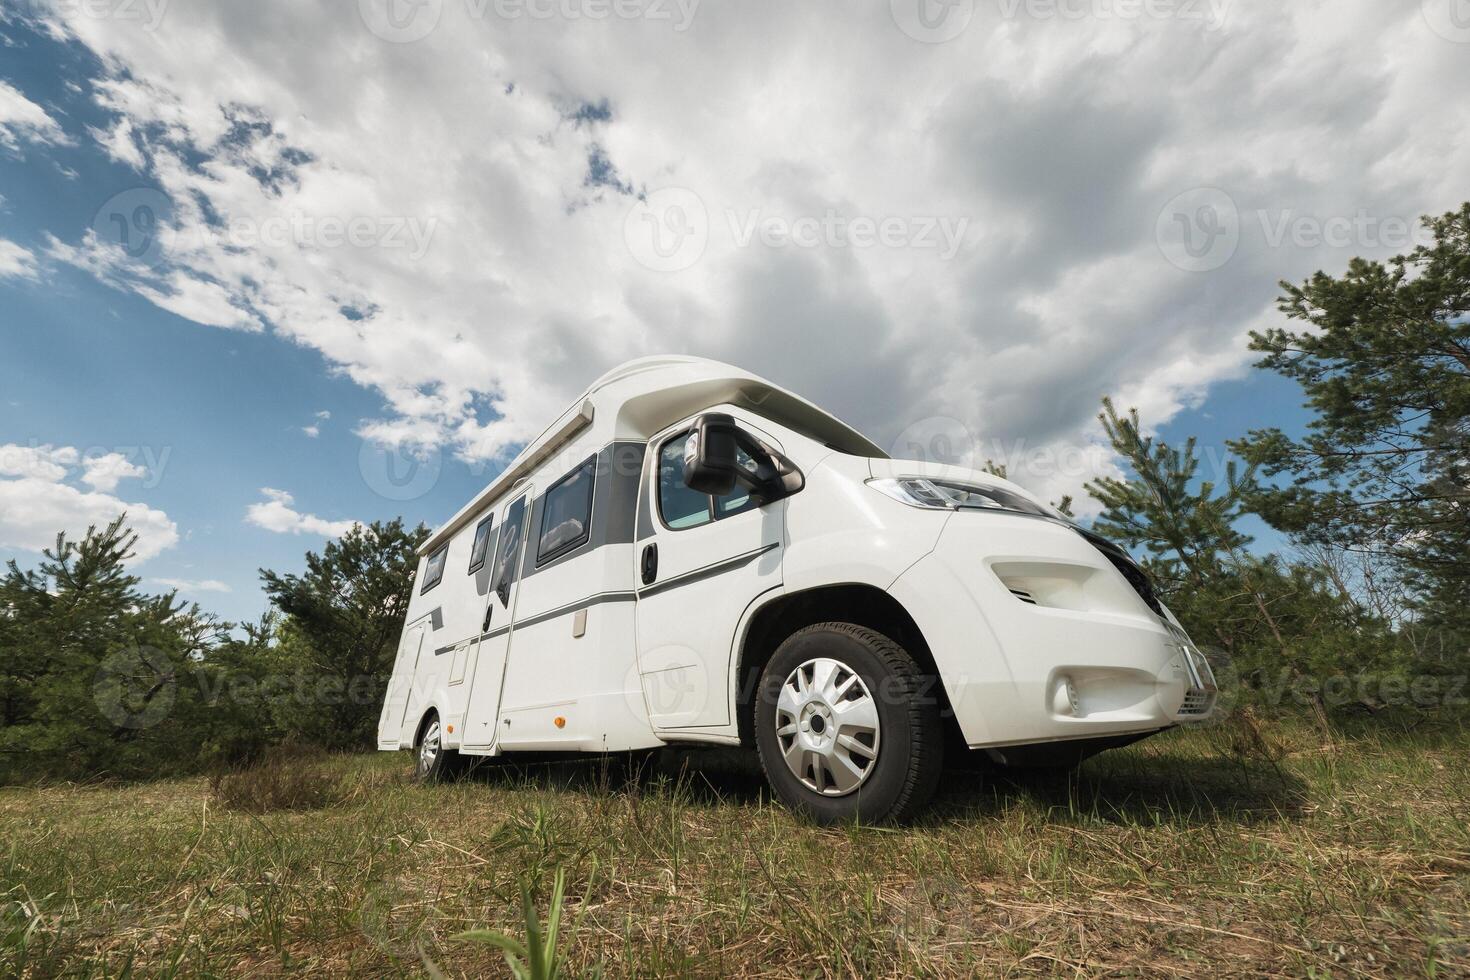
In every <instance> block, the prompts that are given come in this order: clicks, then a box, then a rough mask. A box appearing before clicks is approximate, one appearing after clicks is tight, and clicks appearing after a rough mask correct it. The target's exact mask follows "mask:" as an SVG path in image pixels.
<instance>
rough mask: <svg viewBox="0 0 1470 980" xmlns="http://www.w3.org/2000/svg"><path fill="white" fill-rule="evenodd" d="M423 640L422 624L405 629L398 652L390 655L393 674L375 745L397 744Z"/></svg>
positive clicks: (380, 716) (411, 692)
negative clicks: (391, 656)
mask: <svg viewBox="0 0 1470 980" xmlns="http://www.w3.org/2000/svg"><path fill="white" fill-rule="evenodd" d="M423 642H424V624H423V623H419V624H418V625H417V626H415V627H413V628H412V629H408V630H404V632H403V638H402V639H401V640H399V641H398V655H397V656H396V657H395V658H394V659H393V676H392V678H390V679H389V681H388V692H387V694H386V695H385V696H384V698H383V713H382V714H380V715H379V716H378V747H379V748H394V749H396V748H398V746H399V744H400V740H401V739H402V733H403V720H404V718H405V717H406V716H407V714H408V703H409V700H410V699H411V698H412V696H413V694H414V681H415V679H416V678H417V675H418V667H419V648H420V647H421V646H423Z"/></svg>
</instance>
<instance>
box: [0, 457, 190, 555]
mask: <svg viewBox="0 0 1470 980" xmlns="http://www.w3.org/2000/svg"><path fill="white" fill-rule="evenodd" d="M124 511H126V512H127V515H128V516H127V523H128V526H129V527H131V528H132V529H133V530H134V531H136V532H137V533H138V545H137V549H136V551H137V559H136V560H137V561H140V562H142V561H147V560H148V559H149V558H152V557H154V556H155V555H157V554H158V553H159V552H161V551H164V550H165V549H168V548H172V547H173V546H174V545H175V544H177V543H178V540H179V532H178V527H177V526H176V525H175V524H174V522H173V521H171V520H169V519H168V515H167V514H165V513H164V512H163V511H161V510H155V509H154V508H152V507H149V506H147V505H146V504H139V503H127V502H125V501H123V500H120V499H119V498H117V497H115V496H112V495H111V494H106V493H95V492H94V493H88V492H85V491H82V490H78V489H77V488H76V487H73V486H69V485H67V484H65V483H58V482H55V481H53V480H49V479H45V478H43V477H36V476H29V477H22V478H21V479H18V480H0V546H4V547H8V548H19V549H21V550H24V551H41V550H43V549H45V548H49V547H51V546H53V545H55V544H56V534H57V532H58V531H65V532H66V534H67V537H68V538H70V539H72V540H80V539H81V538H82V536H83V535H85V534H86V531H87V528H88V526H89V525H96V526H97V527H103V526H105V525H106V524H108V523H109V522H110V521H112V520H113V518H115V517H117V516H118V515H119V514H121V513H123V512H124Z"/></svg>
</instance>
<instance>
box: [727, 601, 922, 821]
mask: <svg viewBox="0 0 1470 980" xmlns="http://www.w3.org/2000/svg"><path fill="white" fill-rule="evenodd" d="M928 680H930V679H929V678H926V676H925V675H924V673H923V672H922V671H921V670H920V669H919V667H918V665H917V664H916V663H915V662H914V660H913V658H912V657H911V656H909V654H908V653H907V652H906V651H905V650H904V649H903V648H902V647H900V646H899V645H898V644H897V643H894V642H893V641H892V640H890V639H889V638H888V637H886V636H884V635H882V634H881V633H876V632H874V631H873V630H870V629H866V628H864V627H861V626H855V625H852V624H851V623H819V624H817V625H815V626H808V627H806V628H805V629H802V630H799V631H797V632H796V633H793V634H792V635H791V636H790V637H788V638H787V639H786V641H785V642H784V643H782V644H781V646H780V647H779V648H778V649H777V650H776V653H775V655H774V656H773V657H772V658H771V661H770V663H768V664H767V665H766V668H765V671H764V672H763V673H762V676H761V685H760V691H759V698H758V700H757V702H756V708H755V731H756V745H757V748H758V749H759V750H760V757H761V765H762V766H763V767H764V769H765V772H766V778H767V779H768V780H769V781H770V784H771V788H772V789H773V790H774V791H775V793H776V795H777V796H778V797H779V798H780V799H781V800H782V801H783V802H784V803H786V804H787V805H788V806H790V807H791V808H792V809H794V810H797V811H798V812H800V813H802V814H803V815H805V816H807V817H809V818H810V819H812V820H813V821H815V822H817V823H820V824H832V823H839V822H841V821H845V820H859V821H862V822H864V823H878V822H885V821H896V820H902V819H904V818H905V817H907V816H910V815H911V814H913V813H914V812H916V811H917V810H919V809H920V808H921V807H922V806H923V805H924V804H925V803H927V802H928V801H929V798H930V797H931V796H932V795H933V793H934V789H935V786H936V785H937V784H938V780H939V773H940V769H941V767H942V764H943V754H944V749H943V731H942V726H941V723H940V718H939V707H938V704H937V703H936V699H935V697H934V694H933V691H932V689H931V688H930V686H929V684H928V683H927V681H928Z"/></svg>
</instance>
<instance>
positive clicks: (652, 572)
mask: <svg viewBox="0 0 1470 980" xmlns="http://www.w3.org/2000/svg"><path fill="white" fill-rule="evenodd" d="M642 572H643V584H644V585H652V584H653V580H654V579H656V578H658V545H656V544H651V545H649V546H648V547H646V548H644V549H643V567H642Z"/></svg>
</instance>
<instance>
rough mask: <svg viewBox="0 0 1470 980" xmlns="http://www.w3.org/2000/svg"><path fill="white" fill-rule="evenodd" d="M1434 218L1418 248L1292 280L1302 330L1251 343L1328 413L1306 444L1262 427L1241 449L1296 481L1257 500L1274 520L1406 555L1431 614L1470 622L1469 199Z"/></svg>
mask: <svg viewBox="0 0 1470 980" xmlns="http://www.w3.org/2000/svg"><path fill="white" fill-rule="evenodd" d="M1424 224H1425V227H1426V228H1427V229H1428V230H1429V231H1430V232H1431V233H1432V234H1433V237H1434V242H1433V244H1431V245H1422V246H1419V247H1417V248H1415V249H1414V250H1413V251H1412V252H1410V253H1409V254H1408V255H1400V256H1397V257H1395V258H1393V259H1391V260H1389V261H1388V262H1387V263H1383V262H1370V261H1367V260H1365V259H1361V258H1355V259H1353V260H1352V261H1351V262H1350V263H1349V264H1348V268H1347V271H1346V273H1344V274H1343V275H1342V276H1341V277H1338V278H1334V277H1332V276H1329V275H1327V274H1326V273H1325V272H1318V273H1317V274H1316V275H1314V276H1312V277H1311V278H1310V279H1308V280H1307V281H1306V282H1305V283H1303V284H1302V285H1300V286H1294V285H1292V284H1290V283H1286V282H1283V283H1282V284H1281V286H1282V288H1283V290H1284V291H1285V292H1284V295H1283V296H1282V297H1281V300H1280V309H1281V311H1282V312H1283V313H1284V314H1286V316H1287V317H1288V318H1289V319H1291V320H1296V321H1300V322H1301V323H1302V324H1304V329H1301V330H1287V329H1284V328H1277V329H1272V330H1268V331H1265V332H1264V333H1255V334H1252V339H1251V347H1252V348H1253V349H1254V350H1257V351H1260V352H1262V353H1264V354H1265V355H1266V356H1265V357H1264V358H1263V359H1262V360H1261V361H1260V366H1261V367H1264V368H1267V369H1269V370H1272V371H1276V372H1277V373H1279V374H1281V375H1283V376H1284V377H1287V378H1291V379H1293V380H1295V381H1296V382H1298V383H1299V384H1300V385H1301V387H1302V391H1303V393H1304V394H1305V395H1306V398H1307V404H1308V405H1309V406H1310V407H1311V408H1313V409H1314V410H1315V411H1316V416H1315V418H1314V419H1313V420H1312V422H1311V423H1310V425H1309V426H1308V433H1307V435H1306V436H1305V437H1304V438H1302V439H1299V440H1298V439H1293V438H1291V437H1289V436H1287V435H1286V434H1284V433H1283V432H1282V431H1281V430H1280V429H1275V428H1268V429H1259V430H1255V431H1252V432H1251V433H1250V435H1249V436H1248V437H1247V438H1246V439H1243V440H1241V441H1240V442H1239V443H1238V444H1236V445H1235V447H1234V448H1236V449H1237V451H1239V452H1241V453H1242V454H1243V455H1245V456H1246V457H1248V458H1250V459H1252V460H1253V461H1255V462H1257V463H1259V464H1260V466H1261V471H1262V473H1263V474H1264V475H1266V476H1268V477H1274V476H1276V475H1278V474H1283V475H1286V476H1287V477H1289V478H1290V479H1291V482H1290V483H1289V485H1287V486H1285V487H1280V488H1271V487H1266V488H1263V489H1261V490H1260V491H1259V493H1258V495H1257V497H1258V499H1257V501H1256V506H1257V507H1258V508H1259V510H1260V512H1261V514H1262V515H1263V516H1264V517H1265V518H1266V519H1267V520H1268V521H1269V522H1270V523H1271V524H1272V525H1273V526H1275V527H1277V528H1279V529H1282V530H1285V531H1288V532H1290V533H1292V534H1294V535H1298V536H1300V537H1301V538H1302V539H1304V540H1306V541H1309V542H1313V543H1326V544H1331V545H1334V546H1337V547H1341V548H1346V549H1349V550H1353V551H1362V552H1371V553H1377V554H1381V555H1386V556H1389V557H1391V558H1393V559H1394V560H1396V561H1399V562H1401V563H1402V564H1403V566H1404V567H1405V568H1406V569H1407V572H1408V575H1409V577H1410V579H1411V580H1412V581H1413V582H1414V583H1415V584H1416V585H1417V586H1418V591H1419V594H1420V596H1421V599H1422V601H1423V604H1424V607H1425V612H1426V614H1427V616H1428V617H1429V618H1430V619H1431V620H1437V621H1439V622H1442V623H1445V624H1450V625H1458V626H1459V627H1460V628H1463V629H1466V630H1467V631H1470V204H1466V205H1464V206H1462V207H1461V208H1460V210H1459V211H1455V212H1451V213H1448V214H1445V215H1442V216H1440V217H1438V218H1426V219H1425V221H1424Z"/></svg>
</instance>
